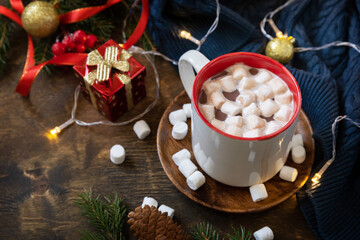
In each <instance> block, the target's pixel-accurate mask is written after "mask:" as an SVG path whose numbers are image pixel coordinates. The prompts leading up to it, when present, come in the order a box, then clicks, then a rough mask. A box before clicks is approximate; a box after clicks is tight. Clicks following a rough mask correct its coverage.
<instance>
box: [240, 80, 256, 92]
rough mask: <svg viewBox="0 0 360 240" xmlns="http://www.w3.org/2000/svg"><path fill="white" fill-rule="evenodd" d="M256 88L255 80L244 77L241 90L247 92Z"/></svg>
mask: <svg viewBox="0 0 360 240" xmlns="http://www.w3.org/2000/svg"><path fill="white" fill-rule="evenodd" d="M255 86H256V82H255V80H254V79H252V78H248V77H244V78H243V79H241V81H240V84H239V89H240V90H246V89H251V88H253V87H255Z"/></svg>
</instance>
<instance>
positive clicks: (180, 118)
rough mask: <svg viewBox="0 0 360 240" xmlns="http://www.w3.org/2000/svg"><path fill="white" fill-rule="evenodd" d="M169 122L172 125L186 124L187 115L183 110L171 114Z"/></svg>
mask: <svg viewBox="0 0 360 240" xmlns="http://www.w3.org/2000/svg"><path fill="white" fill-rule="evenodd" d="M169 121H170V123H171V124H172V125H175V123H177V122H186V113H185V111H184V110H183V109H179V110H176V111H173V112H171V113H170V114H169Z"/></svg>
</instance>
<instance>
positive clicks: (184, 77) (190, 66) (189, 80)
mask: <svg viewBox="0 0 360 240" xmlns="http://www.w3.org/2000/svg"><path fill="white" fill-rule="evenodd" d="M208 62H210V60H209V59H207V58H206V57H205V56H204V55H203V54H202V53H200V52H199V51H196V50H189V51H187V52H186V53H184V54H183V55H182V56H181V57H180V59H179V74H180V79H181V81H182V84H183V86H184V88H185V90H186V93H187V94H188V96H189V98H190V99H191V94H192V87H193V84H194V80H195V74H194V70H195V72H196V73H198V72H199V71H200V70H201V69H202V68H203V67H204V66H205V65H206V64H207V63H208Z"/></svg>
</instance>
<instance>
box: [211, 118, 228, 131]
mask: <svg viewBox="0 0 360 240" xmlns="http://www.w3.org/2000/svg"><path fill="white" fill-rule="evenodd" d="M211 124H212V125H213V126H214V127H216V128H217V129H219V130H221V131H223V130H224V129H225V123H224V122H223V121H220V120H217V119H213V120H211Z"/></svg>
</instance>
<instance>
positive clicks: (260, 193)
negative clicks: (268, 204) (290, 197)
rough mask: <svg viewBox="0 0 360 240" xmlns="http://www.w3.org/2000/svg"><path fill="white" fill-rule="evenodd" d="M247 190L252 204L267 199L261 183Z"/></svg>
mask: <svg viewBox="0 0 360 240" xmlns="http://www.w3.org/2000/svg"><path fill="white" fill-rule="evenodd" d="M249 190H250V194H251V198H252V200H253V201H254V202H259V201H261V200H264V199H265V198H267V197H268V193H267V191H266V188H265V185H264V184H262V183H260V184H256V185H253V186H251V187H250V188H249Z"/></svg>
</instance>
